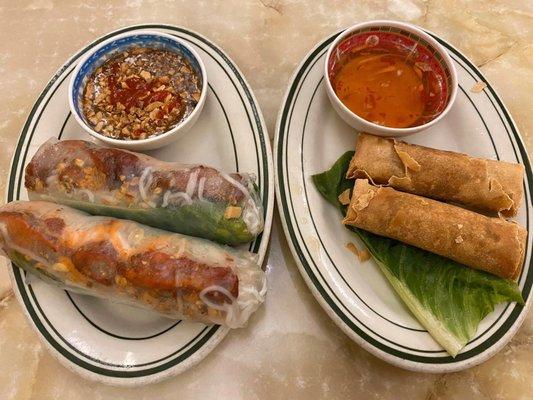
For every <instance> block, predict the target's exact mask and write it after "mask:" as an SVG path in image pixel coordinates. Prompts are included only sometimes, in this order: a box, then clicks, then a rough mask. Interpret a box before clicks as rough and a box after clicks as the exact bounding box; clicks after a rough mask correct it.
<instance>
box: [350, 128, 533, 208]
mask: <svg viewBox="0 0 533 400" xmlns="http://www.w3.org/2000/svg"><path fill="white" fill-rule="evenodd" d="M347 177H348V178H368V179H370V180H372V181H373V182H374V183H376V184H382V185H389V186H391V187H393V188H395V189H398V190H402V191H406V192H409V193H414V194H418V195H420V196H426V197H431V198H434V199H438V200H443V201H447V202H455V203H458V204H463V205H466V206H469V207H472V208H475V209H478V210H480V211H486V212H492V213H501V214H502V215H504V216H514V215H516V213H517V211H518V208H519V207H520V203H521V201H522V197H523V178H524V166H523V165H521V164H513V163H508V162H503V161H495V160H488V159H481V158H474V157H470V156H468V155H466V154H462V153H455V152H452V151H444V150H437V149H431V148H428V147H423V146H418V145H414V144H408V143H404V142H400V141H397V140H394V139H385V138H381V137H378V136H373V135H368V134H366V133H361V134H359V137H358V139H357V143H356V150H355V155H354V156H353V158H352V161H351V163H350V167H349V169H348V173H347Z"/></svg>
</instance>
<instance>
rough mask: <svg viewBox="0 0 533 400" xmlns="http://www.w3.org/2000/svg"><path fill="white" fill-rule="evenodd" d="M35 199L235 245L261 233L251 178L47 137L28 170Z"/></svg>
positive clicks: (260, 214) (258, 204)
mask: <svg viewBox="0 0 533 400" xmlns="http://www.w3.org/2000/svg"><path fill="white" fill-rule="evenodd" d="M25 185H26V189H27V190H28V195H29V197H30V199H31V200H43V201H50V202H54V203H60V204H65V205H68V206H71V207H74V208H78V209H80V210H83V211H86V212H89V213H91V214H96V215H107V216H110V217H116V218H124V219H131V220H134V221H137V222H141V223H143V224H147V225H151V226H154V227H156V228H161V229H166V230H169V231H173V232H178V233H183V234H185V235H191V236H198V237H203V238H206V239H211V240H215V241H217V242H219V243H225V244H231V245H237V244H241V243H246V242H249V241H251V240H253V239H254V238H255V237H256V236H257V235H258V234H259V233H261V232H262V230H263V209H262V205H261V201H260V199H259V195H258V192H257V187H256V186H255V184H254V181H253V178H252V177H251V176H249V175H247V174H239V173H235V174H226V173H224V172H222V171H219V170H217V169H215V168H211V167H207V166H204V165H184V164H178V163H168V162H163V161H159V160H156V159H155V158H152V157H149V156H147V155H144V154H139V153H133V152H130V151H126V150H121V149H114V148H106V147H100V146H97V145H95V144H93V143H89V142H85V141H82V140H63V141H57V140H50V141H48V142H46V143H44V144H43V145H42V146H41V147H40V148H39V150H38V151H37V153H36V154H35V156H34V157H33V159H32V160H31V162H30V163H29V164H28V166H27V167H26V181H25Z"/></svg>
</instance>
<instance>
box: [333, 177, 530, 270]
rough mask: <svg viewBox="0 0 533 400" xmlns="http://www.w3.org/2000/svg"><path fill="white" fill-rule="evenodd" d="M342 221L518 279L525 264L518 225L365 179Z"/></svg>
mask: <svg viewBox="0 0 533 400" xmlns="http://www.w3.org/2000/svg"><path fill="white" fill-rule="evenodd" d="M343 223H344V224H346V225H351V226H355V227H357V228H360V229H364V230H367V231H370V232H372V233H375V234H376V235H381V236H386V237H388V238H392V239H396V240H399V241H401V242H404V243H407V244H410V245H412V246H415V247H419V248H421V249H424V250H427V251H430V252H432V253H436V254H439V255H441V256H444V257H447V258H450V259H452V260H454V261H457V262H459V263H461V264H464V265H467V266H469V267H471V268H474V269H479V270H482V271H486V272H489V273H491V274H494V275H497V276H499V277H501V278H508V279H516V278H517V277H518V276H519V275H520V271H521V269H522V264H523V262H524V253H525V247H526V238H527V231H526V229H524V228H523V227H521V226H520V225H518V224H516V223H514V222H510V221H506V220H504V219H502V218H491V217H487V216H485V215H482V214H478V213H476V212H473V211H470V210H466V209H464V208H461V207H458V206H454V205H451V204H447V203H442V202H439V201H436V200H432V199H428V198H425V197H421V196H417V195H414V194H410V193H404V192H400V191H397V190H395V189H393V188H390V187H376V186H373V185H371V184H370V183H369V182H368V180H366V179H357V180H356V181H355V186H354V189H353V193H352V197H351V201H350V204H349V206H348V211H347V213H346V218H345V219H344V221H343Z"/></svg>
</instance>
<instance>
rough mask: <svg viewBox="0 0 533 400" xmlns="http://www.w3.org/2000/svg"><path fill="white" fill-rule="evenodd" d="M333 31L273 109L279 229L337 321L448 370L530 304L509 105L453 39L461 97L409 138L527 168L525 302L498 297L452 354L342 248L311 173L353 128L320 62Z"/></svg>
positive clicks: (501, 334) (373, 346) (393, 355)
mask: <svg viewBox="0 0 533 400" xmlns="http://www.w3.org/2000/svg"><path fill="white" fill-rule="evenodd" d="M336 36H337V34H335V35H333V36H331V37H329V38H327V39H325V40H324V41H323V42H321V43H319V44H318V45H317V46H316V47H315V48H314V49H313V50H312V51H311V52H310V53H309V54H308V55H307V56H306V57H305V59H304V60H303V62H302V63H301V64H300V66H299V67H298V68H297V70H296V72H295V74H294V76H293V78H292V80H291V82H290V84H289V87H288V90H287V93H286V96H285V100H284V103H283V106H282V108H281V110H280V114H279V116H278V124H277V128H276V139H275V149H274V155H275V168H276V175H277V176H276V190H277V198H278V206H279V209H280V213H281V216H282V222H283V227H284V230H285V235H286V237H287V239H288V242H289V245H290V248H291V251H292V254H293V256H294V258H295V259H296V261H297V264H298V266H299V269H300V272H301V274H302V275H303V277H304V278H305V281H306V283H307V285H308V286H309V288H310V289H311V291H312V293H313V295H314V296H315V297H316V299H317V300H318V301H319V303H320V304H321V306H322V307H323V308H324V310H326V312H327V313H328V314H329V315H330V317H331V318H332V319H333V320H334V321H335V323H337V325H339V327H340V328H342V330H343V331H344V332H345V333H346V334H347V335H348V336H350V337H351V338H352V339H353V340H354V341H356V342H357V343H359V344H360V345H361V346H363V347H364V348H365V349H367V350H368V351H370V352H372V353H373V354H375V355H376V356H378V357H380V358H382V359H383V360H385V361H388V362H389V363H391V364H394V365H397V366H399V367H402V368H406V369H411V370H417V371H426V372H450V371H458V370H461V369H464V368H468V367H471V366H473V365H475V364H478V363H480V362H482V361H484V360H486V359H488V358H489V357H491V356H492V355H494V354H495V353H496V352H497V351H498V350H499V349H501V348H502V347H503V346H504V345H505V343H507V342H508V341H509V340H510V339H511V337H512V336H513V335H514V333H515V332H516V330H517V329H518V327H519V326H520V324H521V323H522V321H523V319H524V317H525V315H526V313H527V308H528V306H529V305H530V303H531V286H532V283H533V267H531V266H530V260H531V236H530V235H531V230H532V226H531V224H532V221H530V214H531V211H532V206H531V186H530V185H531V182H533V175H532V172H531V167H530V162H529V159H528V155H527V153H526V150H525V147H524V144H523V143H522V140H521V139H520V135H519V134H518V130H517V128H516V126H515V124H514V122H513V121H512V119H511V117H510V116H509V113H508V112H507V110H506V109H505V107H504V106H503V104H502V102H501V100H500V98H499V97H498V96H497V95H496V93H495V92H494V90H493V88H492V87H491V86H490V85H489V86H488V87H487V88H486V89H485V90H484V91H483V92H481V93H472V92H471V91H470V89H471V88H472V86H474V84H475V83H476V82H477V81H484V82H486V80H485V78H484V77H483V76H482V75H481V73H480V72H479V70H478V69H477V68H476V67H475V66H474V65H473V64H472V63H471V62H470V61H468V60H467V59H466V57H465V56H463V55H462V54H461V53H459V52H458V51H457V50H456V49H455V48H453V47H452V46H450V45H449V44H448V43H446V42H444V41H443V40H441V39H439V38H437V40H439V42H441V43H442V44H443V45H444V46H445V47H446V48H447V49H448V51H449V52H450V55H451V57H452V59H453V60H454V62H455V64H456V67H457V71H458V79H459V86H460V88H459V91H458V95H457V100H456V102H455V104H454V106H453V108H452V109H451V111H450V113H449V114H448V115H447V117H446V118H445V119H444V120H443V121H440V123H439V124H437V125H435V126H434V127H432V128H431V129H430V130H428V131H425V132H422V133H418V134H416V135H413V136H409V137H408V138H407V139H406V140H407V141H408V142H411V143H417V144H422V145H426V146H430V147H435V148H438V149H446V150H453V151H460V152H464V153H468V154H471V155H473V156H477V157H487V158H493V159H501V160H504V161H511V162H521V163H523V164H524V165H525V167H526V172H527V173H526V179H525V182H524V186H525V192H526V195H525V199H524V201H523V204H522V207H521V209H520V213H519V215H518V216H517V218H516V220H517V221H518V222H519V223H520V224H522V225H523V226H526V227H527V228H528V230H529V232H530V235H529V236H528V242H527V255H526V260H525V265H524V269H523V271H522V274H521V275H520V278H519V281H518V283H519V286H520V289H521V290H522V294H523V296H524V299H525V300H526V301H527V305H526V307H521V306H517V305H516V304H514V303H513V304H505V305H500V306H498V307H497V308H496V310H495V311H494V312H493V313H492V314H490V315H489V316H487V317H486V318H485V319H484V320H483V321H482V323H481V324H480V326H479V329H478V332H477V334H476V335H475V337H474V338H473V339H472V340H471V341H470V343H468V345H467V346H466V347H465V348H464V349H463V350H462V352H461V353H460V354H459V355H458V356H457V357H456V358H455V359H454V358H452V357H450V356H449V355H448V354H447V353H446V352H445V351H444V350H443V349H442V348H441V347H440V346H439V344H438V343H436V342H435V341H434V340H433V338H432V337H431V336H430V335H429V334H428V333H427V332H426V330H425V329H424V328H423V327H422V326H421V325H420V324H419V323H418V321H417V320H416V319H415V318H414V317H413V316H412V315H411V314H410V313H409V311H408V310H407V309H406V308H405V307H404V305H403V304H402V303H401V300H400V299H399V298H398V297H397V296H396V294H395V293H394V291H393V289H392V288H391V287H390V285H389V284H388V282H387V281H386V279H385V278H384V276H382V275H381V273H380V271H379V269H378V267H377V266H376V265H375V264H374V265H373V262H367V263H364V264H360V263H359V262H358V260H357V258H356V257H354V255H353V254H352V253H351V252H349V251H347V250H346V249H345V248H344V245H345V244H346V243H347V242H350V241H354V236H353V235H352V234H350V232H349V231H348V230H346V229H344V227H343V226H342V225H341V222H340V221H341V216H340V215H339V213H338V210H337V209H335V207H332V206H331V205H329V204H328V203H327V202H326V201H325V200H324V199H323V198H322V197H321V195H320V194H319V193H318V192H317V190H316V189H315V187H314V185H313V182H312V181H311V175H312V174H316V173H318V172H322V171H324V170H326V169H329V168H330V167H331V165H332V164H333V163H334V162H335V161H336V160H337V158H338V157H340V156H341V155H342V154H343V153H344V152H345V151H347V150H353V149H354V147H355V139H356V135H355V132H354V130H353V129H352V128H350V127H349V126H348V125H347V124H345V123H344V122H343V121H342V120H341V119H340V117H339V116H338V115H337V114H336V113H335V111H334V110H333V108H332V107H331V104H330V102H329V100H328V98H327V95H326V91H325V88H324V82H323V70H324V68H323V64H324V59H325V54H326V51H327V49H328V46H329V44H330V43H331V42H332V41H333V40H334V39H335V37H336Z"/></svg>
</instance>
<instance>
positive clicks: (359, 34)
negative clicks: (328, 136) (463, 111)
mask: <svg viewBox="0 0 533 400" xmlns="http://www.w3.org/2000/svg"><path fill="white" fill-rule="evenodd" d="M361 57H363V58H361ZM365 57H366V58H365ZM356 58H357V59H356ZM395 63H396V64H395ZM395 65H401V68H400V67H398V69H395ZM374 66H375V69H372V68H373V67H374ZM406 67H407V68H409V70H407V69H406ZM369 69H370V70H369ZM347 70H348V72H346V71H347ZM403 72H406V73H404V74H403V75H402V73H403ZM415 72H416V74H415ZM324 79H325V86H326V92H327V94H328V97H329V99H330V101H331V104H332V106H333V108H334V109H335V111H336V112H337V113H338V114H339V116H340V117H341V118H342V119H343V120H344V121H345V122H346V123H347V124H348V125H350V126H352V127H353V128H355V129H357V130H359V131H364V132H368V133H372V134H375V135H379V136H406V135H410V134H413V133H416V132H420V131H423V130H425V129H427V128H429V127H431V126H433V125H434V124H436V123H437V122H438V121H439V120H441V119H442V118H444V116H445V115H446V114H447V113H448V112H449V110H450V109H451V107H452V105H453V103H454V101H455V97H456V95H457V72H456V70H455V66H454V64H453V61H452V59H451V58H450V56H449V55H448V53H447V51H446V50H445V49H444V48H443V47H442V46H441V45H440V44H439V43H438V42H437V41H436V40H435V39H434V38H433V37H432V36H431V35H429V34H428V33H426V32H424V31H423V30H422V29H420V28H417V27H416V26H413V25H410V24H406V23H402V22H396V21H370V22H365V23H361V24H357V25H354V26H352V27H351V28H348V29H346V30H345V31H344V32H341V33H340V34H339V35H338V37H337V38H336V39H335V40H334V41H333V43H332V44H331V45H330V47H329V50H328V52H327V55H326V62H325V65H324ZM349 79H351V81H350V80H349ZM391 79H392V84H391ZM409 79H411V80H410V81H409ZM392 90H396V92H392ZM409 99H412V100H413V104H412V105H411V103H409ZM394 101H396V102H397V104H396V105H395V104H394ZM380 103H381V104H380ZM408 107H414V109H413V110H410V109H409V108H408ZM356 111H357V112H356ZM402 112H404V113H406V114H405V115H402V114H401V113H402ZM387 114H388V115H387ZM393 114H394V115H393ZM393 117H394V118H396V119H394V124H393V123H392V122H391V121H393V119H392V118H393ZM409 118H411V119H409ZM384 121H388V122H384ZM402 121H403V122H402ZM402 123H403V125H402Z"/></svg>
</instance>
